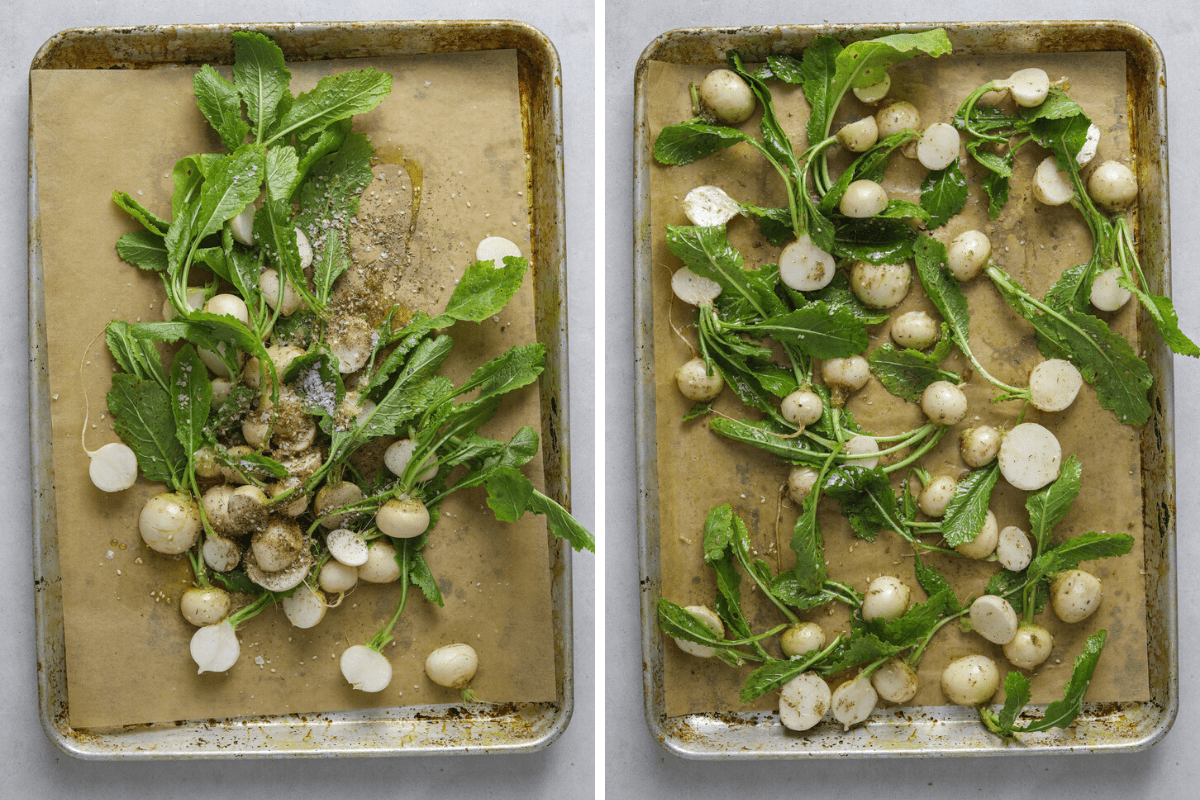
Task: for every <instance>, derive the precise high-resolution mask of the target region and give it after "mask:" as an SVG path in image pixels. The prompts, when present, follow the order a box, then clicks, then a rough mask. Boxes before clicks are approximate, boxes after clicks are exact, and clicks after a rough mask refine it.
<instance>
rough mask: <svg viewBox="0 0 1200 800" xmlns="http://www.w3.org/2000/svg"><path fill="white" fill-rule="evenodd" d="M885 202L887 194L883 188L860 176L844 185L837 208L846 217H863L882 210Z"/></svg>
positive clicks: (886, 202)
mask: <svg viewBox="0 0 1200 800" xmlns="http://www.w3.org/2000/svg"><path fill="white" fill-rule="evenodd" d="M887 204H888V196H887V192H886V191H884V188H883V187H882V186H880V185H879V184H878V183H876V182H875V181H869V180H867V179H865V178H862V179H859V180H857V181H853V182H851V184H850V185H849V186H847V187H846V192H845V194H843V195H842V199H841V202H839V203H838V208H839V209H841V212H842V213H843V214H845V215H846V216H847V217H853V218H854V219H865V218H866V217H873V216H875V215H876V214H878V213H879V212H880V211H883V210H884V209H885V208H887Z"/></svg>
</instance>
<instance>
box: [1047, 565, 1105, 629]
mask: <svg viewBox="0 0 1200 800" xmlns="http://www.w3.org/2000/svg"><path fill="white" fill-rule="evenodd" d="M1103 594H1104V592H1103V591H1102V587H1101V585H1100V579H1099V578H1097V577H1096V576H1095V575H1093V574H1092V573H1090V572H1084V571H1083V570H1081V569H1069V570H1066V571H1065V572H1062V573H1060V574H1059V575H1058V577H1056V578H1055V579H1054V580H1053V581H1052V582H1051V583H1050V605H1051V607H1052V608H1053V609H1054V614H1055V616H1057V617H1058V618H1059V619H1061V620H1062V621H1063V622H1082V621H1083V620H1085V619H1087V618H1088V617H1090V616H1091V615H1092V614H1093V613H1095V611H1096V609H1097V608H1099V607H1100V600H1101V599H1102V598H1103Z"/></svg>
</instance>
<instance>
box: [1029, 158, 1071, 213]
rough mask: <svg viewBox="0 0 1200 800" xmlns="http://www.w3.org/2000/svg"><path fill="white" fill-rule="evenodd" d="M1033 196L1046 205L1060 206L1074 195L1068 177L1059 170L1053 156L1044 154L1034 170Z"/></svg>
mask: <svg viewBox="0 0 1200 800" xmlns="http://www.w3.org/2000/svg"><path fill="white" fill-rule="evenodd" d="M1033 196H1034V197H1036V198H1037V200H1038V202H1039V203H1043V204H1045V205H1048V206H1061V205H1062V204H1063V203H1066V202H1068V201H1070V199H1071V198H1072V197H1074V196H1075V187H1074V186H1072V185H1071V179H1070V177H1069V176H1068V175H1067V173H1065V172H1062V171H1060V170H1059V168H1058V163H1057V162H1056V161H1055V160H1054V156H1046V158H1044V159H1043V160H1042V163H1040V164H1038V166H1037V169H1036V170H1034V172H1033Z"/></svg>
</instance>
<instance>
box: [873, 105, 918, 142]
mask: <svg viewBox="0 0 1200 800" xmlns="http://www.w3.org/2000/svg"><path fill="white" fill-rule="evenodd" d="M875 123H876V125H878V127H879V138H880V139H886V138H887V137H889V136H891V135H892V134H893V133H899V132H900V131H902V130H914V131H915V130H917V129H919V128H920V127H921V113H920V112H919V111H917V107H916V106H914V105H913V104H912V103H910V102H908V101H907V100H899V101H897V102H894V103H888V104H887V105H886V106H884V107H883V108H881V109H879V110H878V111H876V112H875ZM905 155H908V153H905Z"/></svg>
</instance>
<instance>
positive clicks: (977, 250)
mask: <svg viewBox="0 0 1200 800" xmlns="http://www.w3.org/2000/svg"><path fill="white" fill-rule="evenodd" d="M991 257H992V242H991V240H989V239H988V237H987V234H985V233H984V232H983V231H976V230H969V231H963V232H962V233H960V234H959V235H958V236H956V237H954V241H952V242H950V247H948V248H947V249H946V262H947V265H948V266H949V268H950V274H951V275H953V276H954V277H955V278H956V279H957V280H959V281H961V282H965V281H969V280H971V279H973V278H975V277H977V276H978V275H979V273H981V272H983V268H984V267H986V266H987V263H988V259H989V258H991Z"/></svg>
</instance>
